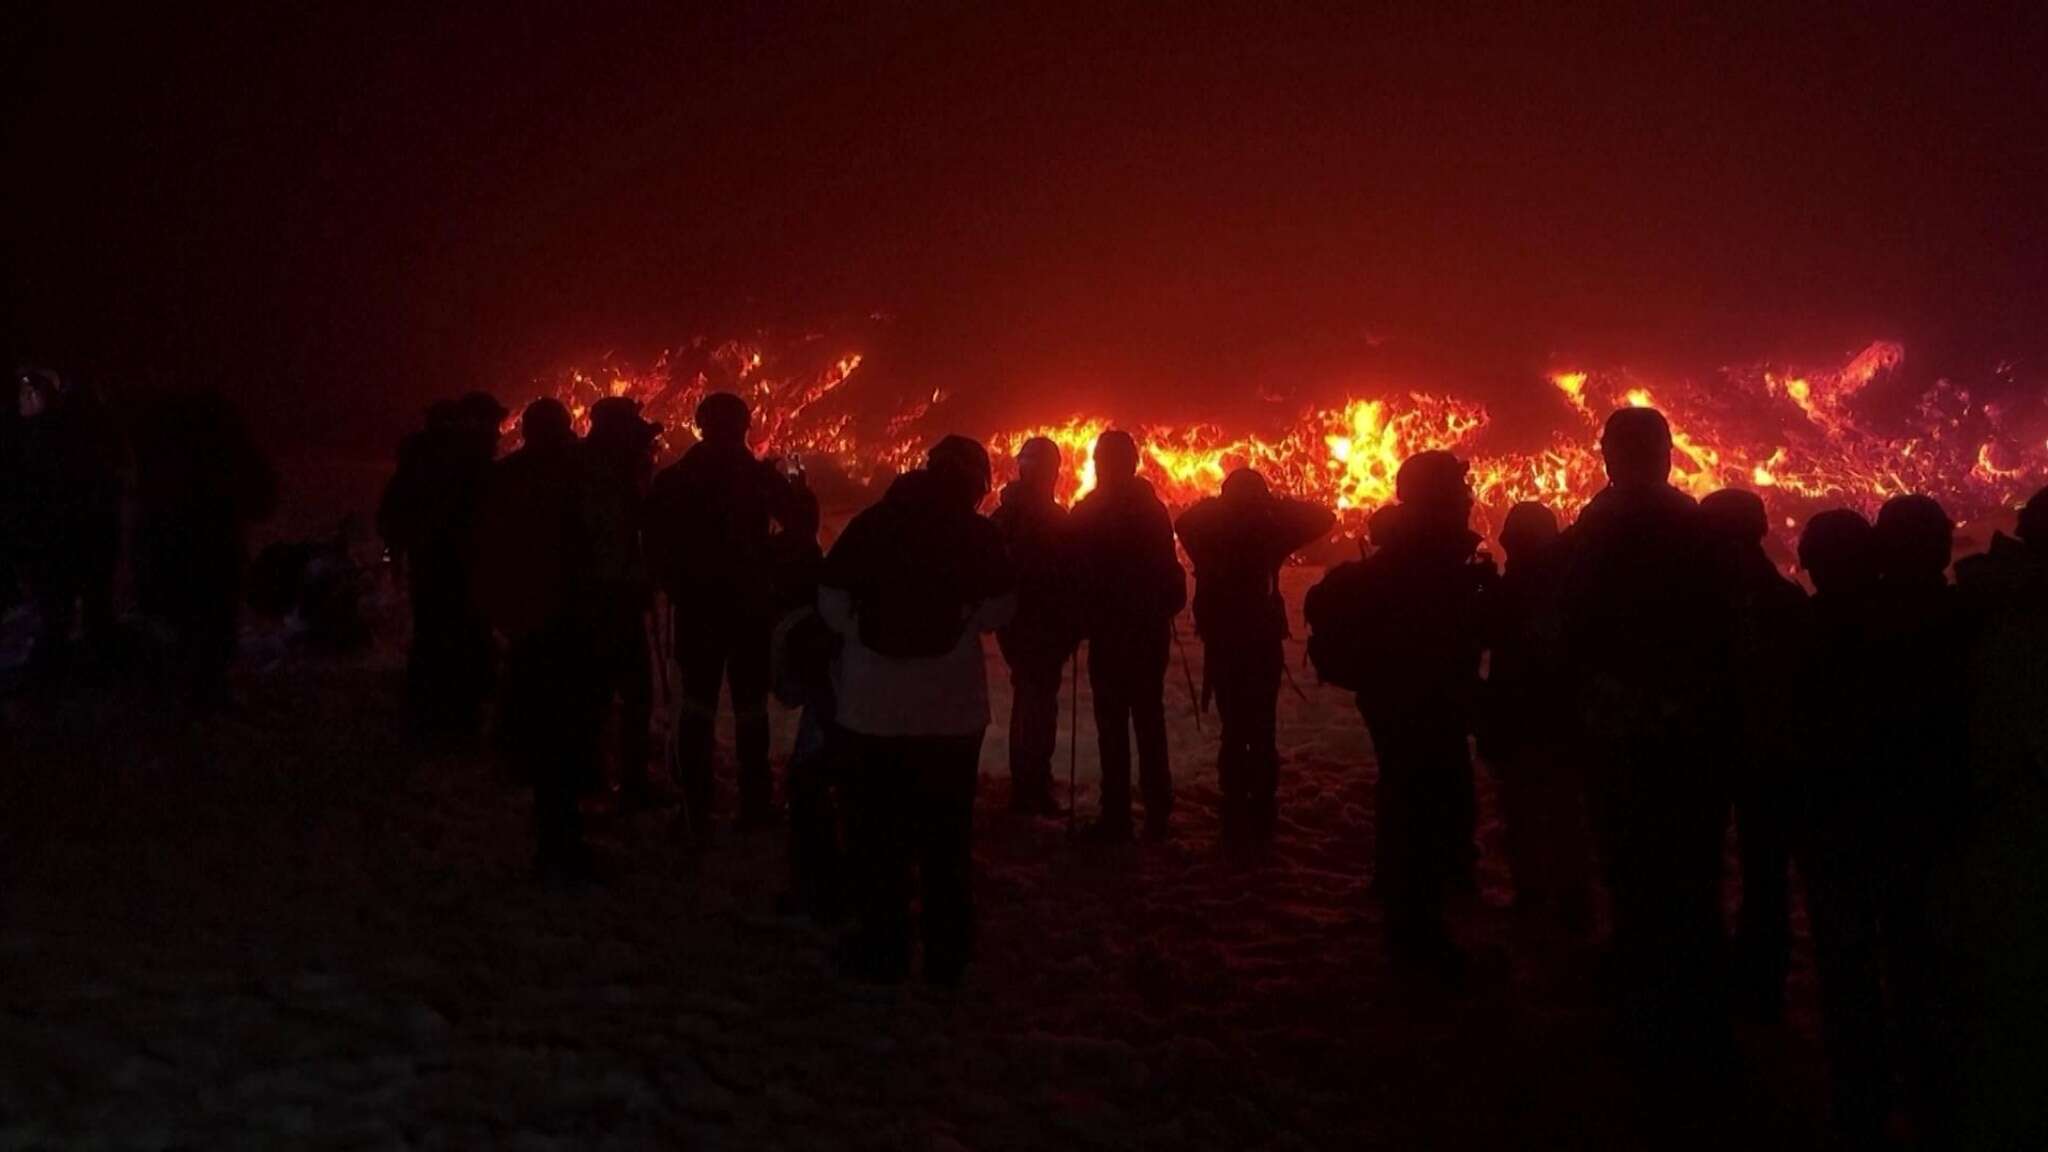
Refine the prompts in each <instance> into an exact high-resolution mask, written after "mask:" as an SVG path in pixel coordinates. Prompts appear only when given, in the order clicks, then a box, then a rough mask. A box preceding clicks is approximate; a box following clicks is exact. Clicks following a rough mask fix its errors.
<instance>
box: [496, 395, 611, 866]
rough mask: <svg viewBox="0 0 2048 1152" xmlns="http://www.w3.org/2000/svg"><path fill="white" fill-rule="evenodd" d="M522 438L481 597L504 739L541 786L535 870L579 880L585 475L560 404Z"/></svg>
mask: <svg viewBox="0 0 2048 1152" xmlns="http://www.w3.org/2000/svg"><path fill="white" fill-rule="evenodd" d="M519 436H520V440H521V442H522V443H521V445H520V448H519V450H518V451H516V452H513V453H512V454H511V455H509V456H506V457H505V458H504V459H503V460H500V461H498V462H497V464H496V465H494V466H493V467H492V469H491V474H490V480H489V486H488V491H487V494H486V497H485V501H484V507H483V517H482V526H481V529H480V532H479V535H480V538H481V539H480V554H481V557H482V564H481V566H480V570H479V583H478V599H479V602H480V603H481V605H482V606H483V608H484V610H485V612H486V613H487V614H488V617H489V619H490V621H491V623H492V624H493V625H494V626H495V627H496V628H497V629H498V631H499V632H500V633H502V634H503V635H504V637H505V639H506V641H507V644H506V656H505V676H504V682H503V691H502V692H501V693H500V696H499V711H498V735H499V737H500V751H501V754H502V755H503V757H504V758H505V760H506V763H507V766H508V767H509V768H510V770H511V771H512V773H513V774H514V775H515V776H517V777H518V778H519V779H521V780H522V781H523V782H525V783H528V784H530V785H532V787H533V831H534V871H535V874H536V875H537V876H538V877H539V878H541V879H543V880H552V881H570V882H580V881H582V880H586V879H588V878H589V877H590V855H589V850H588V848H587V847H586V846H585V844H584V842H583V828H582V820H581V814H580V812H579V811H578V808H577V796H578V794H579V793H580V792H582V791H583V790H584V789H585V787H586V786H587V785H588V783H589V781H590V779H591V777H592V776H593V775H594V771H595V763H594V757H595V754H596V751H597V749H596V746H595V743H594V741H592V740H591V739H589V736H588V730H587V729H588V724H587V721H586V720H585V715H586V709H585V708H584V707H583V706H582V704H581V701H582V700H583V699H584V698H585V697H587V696H588V695H589V693H590V688H589V686H588V685H587V684H586V680H587V679H588V678H589V676H590V668H591V665H592V662H593V661H592V658H591V652H592V648H593V638H592V636H591V634H590V631H589V629H588V621H587V611H588V610H587V608H586V605H587V604H588V602H589V600H590V597H591V587H592V584H593V580H592V559H591V556H592V548H591V545H590V540H589V533H588V531H587V529H586V526H585V522H584V516H585V507H586V506H585V503H584V501H583V499H582V492H581V487H580V484H581V471H582V470H581V468H580V466H579V461H578V459H577V456H578V453H577V447H578V445H577V442H576V433H575V432H574V431H573V430H572V428H571V426H570V422H569V410H568V409H567V408H564V407H563V406H562V405H561V403H560V402H559V401H556V400H548V399H543V400H536V401H534V402H533V403H531V404H528V405H527V406H526V410H525V411H524V412H523V413H521V415H520V421H519Z"/></svg>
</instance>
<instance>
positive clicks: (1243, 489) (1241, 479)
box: [1223, 468, 1273, 504]
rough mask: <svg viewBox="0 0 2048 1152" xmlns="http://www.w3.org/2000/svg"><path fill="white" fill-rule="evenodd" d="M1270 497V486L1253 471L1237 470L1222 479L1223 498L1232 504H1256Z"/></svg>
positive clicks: (1271, 491)
mask: <svg viewBox="0 0 2048 1152" xmlns="http://www.w3.org/2000/svg"><path fill="white" fill-rule="evenodd" d="M1272 496H1273V489H1272V486H1271V485H1269V484H1267V483H1266V478H1265V477H1264V476H1261V475H1259V474H1258V472H1256V471H1255V470H1253V469H1250V468H1239V469H1237V470H1235V471H1233V472H1232V473H1231V474H1230V475H1228V476H1225V477H1224V478H1223V498H1224V499H1225V500H1228V501H1230V502H1231V503H1233V504H1256V503H1258V502H1260V501H1262V500H1270V499H1271V498H1272Z"/></svg>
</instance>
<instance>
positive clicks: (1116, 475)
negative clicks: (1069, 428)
mask: <svg viewBox="0 0 2048 1152" xmlns="http://www.w3.org/2000/svg"><path fill="white" fill-rule="evenodd" d="M1137 474H1138V442H1137V441H1136V440H1133V439H1131V434H1130V433H1129V432H1123V431H1119V430H1117V429H1114V428H1112V429H1110V430H1109V431H1107V432H1104V433H1103V434H1102V435H1100V436H1097V437H1096V438H1095V483H1096V484H1097V485H1098V486H1101V487H1114V486H1116V485H1118V484H1121V483H1123V482H1124V481H1126V480H1129V479H1131V478H1132V477H1133V476H1136V475H1137Z"/></svg>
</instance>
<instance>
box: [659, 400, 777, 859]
mask: <svg viewBox="0 0 2048 1152" xmlns="http://www.w3.org/2000/svg"><path fill="white" fill-rule="evenodd" d="M696 421H697V431H698V434H699V435H700V436H701V437H702V440H701V441H700V442H698V443H697V444H696V445H695V446H693V447H692V448H691V449H690V450H689V451H688V452H685V453H684V454H683V458H682V459H681V460H678V461H677V462H676V463H675V464H673V465H671V466H670V467H668V468H666V469H664V470H663V471H662V473H661V474H660V475H659V476H656V477H655V479H654V490H653V494H652V495H651V496H650V498H649V502H648V513H647V527H648V539H649V545H650V551H651V555H652V558H653V560H654V568H655V572H656V575H657V577H658V579H659V580H660V581H661V584H662V586H663V588H664V589H665V590H666V591H667V593H668V597H669V601H670V603H671V604H672V605H673V606H674V609H675V638H674V640H675V643H674V647H675V657H676V662H677V664H678V665H679V666H680V668H681V669H682V701H681V705H680V710H679V713H678V718H677V736H676V748H677V753H676V754H677V759H678V764H677V783H678V784H679V785H681V786H682V789H683V791H684V794H685V796H686V798H687V800H688V803H689V816H690V823H691V829H692V832H693V834H694V835H695V836H696V837H697V838H698V839H699V841H700V842H701V841H702V839H703V838H704V837H705V836H707V835H708V834H709V832H710V823H709V821H710V817H711V799H712V775H711V756H712V728H713V721H714V719H715V718H716V717H717V714H718V692H719V686H720V684H721V683H723V684H725V685H726V686H727V687H728V688H729V689H730V691H731V693H732V710H733V729H734V735H733V744H734V750H735V751H736V752H737V754H738V758H739V794H740V824H741V826H743V827H750V826H755V825H760V824H767V823H772V822H773V821H774V819H775V817H776V812H775V806H774V793H775V779H774V777H773V775H771V773H770V771H769V767H768V674H769V644H770V634H771V632H772V631H773V629H774V626H775V603H774V593H773V587H774V585H773V580H772V572H771V568H772V558H773V548H772V543H771V537H772V535H773V531H774V529H775V528H776V527H777V526H781V527H783V528H784V529H785V530H786V529H787V527H788V522H787V519H786V518H787V517H788V516H789V515H790V513H789V504H790V494H789V484H788V482H787V481H786V480H785V479H784V478H783V477H782V476H781V475H780V474H779V473H778V472H777V471H776V470H775V467H774V466H773V465H771V464H767V463H764V462H762V461H761V460H759V459H756V458H755V456H754V453H753V451H752V449H750V448H748V447H747V428H748V426H749V424H750V423H751V422H752V415H751V413H749V412H748V410H747V404H746V401H744V400H742V399H740V398H739V397H738V396H734V395H732V394H730V393H726V392H719V393H714V394H713V395H710V396H706V397H705V398H704V401H703V402H702V403H700V404H699V405H697V413H696Z"/></svg>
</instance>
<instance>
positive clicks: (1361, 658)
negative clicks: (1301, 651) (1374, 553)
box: [1301, 560, 1372, 692]
mask: <svg viewBox="0 0 2048 1152" xmlns="http://www.w3.org/2000/svg"><path fill="white" fill-rule="evenodd" d="M1371 583H1372V571H1371V569H1369V568H1368V567H1367V566H1366V564H1365V562H1364V561H1362V560H1347V561H1345V562H1344V563H1342V564H1339V565H1337V566H1336V567H1335V568H1332V569H1330V570H1329V571H1328V572H1325V573H1324V574H1323V578H1322V579H1321V580H1318V581H1316V584H1315V587H1313V588H1310V589H1309V590H1308V596H1307V597H1306V598H1305V599H1304V600H1303V601H1302V603H1301V615H1302V619H1304V620H1306V621H1307V622H1308V662H1309V663H1310V664H1312V665H1314V666H1315V670H1316V679H1318V680H1320V681H1321V682H1323V683H1325V684H1330V685H1334V686H1336V687H1338V688H1342V689H1345V690H1346V691H1350V692H1357V691H1361V690H1362V689H1364V687H1365V682H1366V678H1367V674H1368V668H1367V667H1366V665H1367V659H1366V649H1367V648H1368V647H1369V637H1368V636H1367V634H1366V633H1367V621H1366V615H1367V609H1368V604H1367V595H1368V592H1369V588H1370V585H1371Z"/></svg>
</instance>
